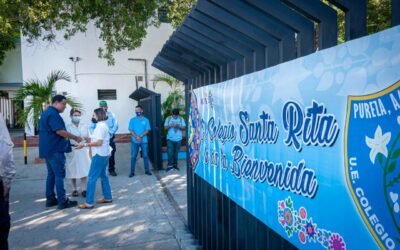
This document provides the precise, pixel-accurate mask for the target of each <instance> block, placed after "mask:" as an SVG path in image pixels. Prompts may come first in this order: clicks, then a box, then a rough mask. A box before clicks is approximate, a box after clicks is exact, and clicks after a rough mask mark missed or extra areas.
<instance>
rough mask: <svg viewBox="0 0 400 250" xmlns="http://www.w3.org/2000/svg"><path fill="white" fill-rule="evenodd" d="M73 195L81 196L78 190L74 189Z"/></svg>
mask: <svg viewBox="0 0 400 250" xmlns="http://www.w3.org/2000/svg"><path fill="white" fill-rule="evenodd" d="M71 196H73V197H78V196H79V192H78V190H74V191H73V192H72V194H71Z"/></svg>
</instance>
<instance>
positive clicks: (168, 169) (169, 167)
mask: <svg viewBox="0 0 400 250" xmlns="http://www.w3.org/2000/svg"><path fill="white" fill-rule="evenodd" d="M172 169H174V167H172V166H168V167H167V168H166V169H165V171H166V172H169V171H171V170H172Z"/></svg>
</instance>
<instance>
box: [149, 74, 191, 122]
mask: <svg viewBox="0 0 400 250" xmlns="http://www.w3.org/2000/svg"><path fill="white" fill-rule="evenodd" d="M154 81H155V82H156V83H157V82H165V83H166V84H168V86H169V87H170V88H171V91H170V92H169V94H168V96H167V98H166V99H165V101H164V102H163V103H162V104H161V106H162V110H163V120H165V119H166V118H167V117H168V116H170V115H171V114H172V110H173V109H174V108H178V109H179V110H181V111H184V108H185V106H184V105H183V104H182V103H183V101H184V96H183V91H182V89H180V88H179V86H180V85H182V83H181V82H180V81H179V80H177V79H175V78H173V77H171V76H169V75H164V74H160V75H156V76H155V78H154Z"/></svg>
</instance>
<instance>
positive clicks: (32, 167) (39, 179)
mask: <svg viewBox="0 0 400 250" xmlns="http://www.w3.org/2000/svg"><path fill="white" fill-rule="evenodd" d="M37 156H38V149H37V148H36V147H32V148H28V163H29V164H28V165H24V164H23V150H22V148H15V149H14V157H15V162H16V165H17V175H16V177H15V179H14V181H13V184H12V189H11V195H10V214H11V223H12V226H11V231H10V236H9V245H10V249H83V248H85V249H163V250H169V249H171V250H172V249H199V248H200V247H199V246H197V245H196V243H197V241H196V240H194V239H193V236H192V235H191V234H190V233H189V232H188V230H187V226H186V221H187V203H186V172H185V167H184V166H185V161H180V163H179V164H180V165H181V166H182V167H181V170H180V171H175V170H174V171H171V172H168V173H166V172H165V171H158V172H156V171H153V174H154V175H152V176H147V175H144V170H143V160H142V159H141V158H140V159H138V160H137V161H138V162H137V167H136V176H134V177H133V178H128V175H129V168H130V144H128V143H119V144H117V152H116V171H117V173H118V176H116V177H113V176H110V177H109V178H110V183H111V189H112V193H113V203H111V204H105V205H96V206H95V208H94V209H91V210H80V209H79V208H68V209H64V210H58V209H56V208H45V196H44V194H45V180H46V172H47V171H46V166H45V165H44V164H33V162H34V158H35V157H37ZM79 184H80V182H78V186H79ZM65 189H66V191H67V193H68V194H70V193H71V191H72V190H71V187H70V185H69V181H68V180H66V181H65ZM95 198H96V199H97V198H102V193H101V186H100V182H98V183H97V188H96V196H95ZM71 199H72V200H77V201H78V202H79V203H83V202H84V198H83V197H81V196H80V197H77V198H75V197H71Z"/></svg>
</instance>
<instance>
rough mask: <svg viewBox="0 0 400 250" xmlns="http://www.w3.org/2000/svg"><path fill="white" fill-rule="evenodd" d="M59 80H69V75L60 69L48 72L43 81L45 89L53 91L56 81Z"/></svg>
mask: <svg viewBox="0 0 400 250" xmlns="http://www.w3.org/2000/svg"><path fill="white" fill-rule="evenodd" d="M60 80H64V81H67V82H70V81H71V77H70V76H69V75H68V74H67V73H66V72H65V71H61V70H55V71H52V72H51V73H50V75H49V76H47V81H46V83H45V86H46V87H47V90H51V91H53V89H54V86H55V84H56V82H58V81H60Z"/></svg>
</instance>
